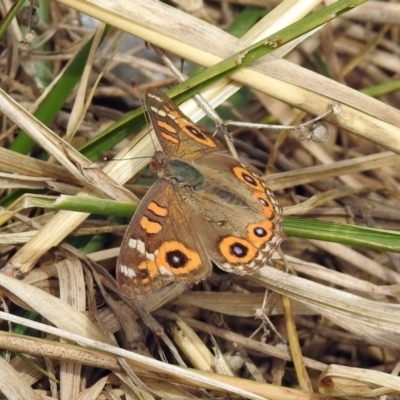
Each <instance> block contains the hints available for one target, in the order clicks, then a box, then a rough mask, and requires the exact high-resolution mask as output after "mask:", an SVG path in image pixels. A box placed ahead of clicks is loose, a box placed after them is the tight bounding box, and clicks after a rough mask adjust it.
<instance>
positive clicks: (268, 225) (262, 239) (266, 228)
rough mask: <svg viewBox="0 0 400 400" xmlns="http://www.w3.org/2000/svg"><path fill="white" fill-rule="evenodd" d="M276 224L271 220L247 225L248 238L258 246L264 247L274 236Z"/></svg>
mask: <svg viewBox="0 0 400 400" xmlns="http://www.w3.org/2000/svg"><path fill="white" fill-rule="evenodd" d="M273 228H274V225H273V223H272V222H271V221H268V220H266V221H262V222H257V223H255V224H250V225H248V226H247V238H248V239H249V240H250V241H251V243H253V244H254V245H255V246H256V247H257V248H260V247H264V245H265V243H266V242H268V241H270V240H271V238H272V236H273Z"/></svg>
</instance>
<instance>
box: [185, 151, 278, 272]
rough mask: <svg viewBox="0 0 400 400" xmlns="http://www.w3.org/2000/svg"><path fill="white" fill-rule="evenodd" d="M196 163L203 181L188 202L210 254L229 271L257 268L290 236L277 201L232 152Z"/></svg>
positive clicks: (202, 159) (205, 158) (204, 158)
mask: <svg viewBox="0 0 400 400" xmlns="http://www.w3.org/2000/svg"><path fill="white" fill-rule="evenodd" d="M195 166H196V168H198V170H199V171H200V172H201V173H202V174H203V176H204V181H203V184H202V186H201V187H199V188H197V190H196V195H194V196H191V197H190V198H189V201H188V204H189V205H190V209H191V210H193V211H194V212H195V215H194V218H195V219H196V228H197V232H198V234H199V236H200V237H201V239H202V242H203V246H204V248H205V249H206V250H207V253H208V255H209V257H210V258H211V259H212V260H213V261H214V262H215V263H216V264H217V265H218V266H219V267H220V268H221V269H223V270H225V271H228V272H234V273H236V274H238V275H244V274H251V273H253V272H255V271H256V270H257V269H259V268H261V267H262V266H264V265H265V264H266V262H267V261H268V260H269V259H270V258H271V257H272V254H273V252H274V251H275V250H277V249H278V247H279V245H280V243H281V242H282V241H283V240H284V238H285V234H284V233H283V230H282V225H281V224H282V219H283V214H282V209H281V208H280V206H279V204H278V202H277V200H276V199H275V197H274V195H273V194H272V192H271V191H270V190H269V189H268V187H267V186H266V185H265V184H264V183H263V182H262V180H261V179H260V178H259V177H258V176H257V175H256V174H255V173H254V172H252V171H251V170H250V169H249V168H248V167H246V166H245V165H243V164H242V163H240V162H239V161H238V160H236V159H234V158H232V157H230V156H227V155H221V154H210V155H206V156H204V157H203V158H201V159H199V160H196V162H195ZM213 171H214V173H213ZM215 171H218V173H215Z"/></svg>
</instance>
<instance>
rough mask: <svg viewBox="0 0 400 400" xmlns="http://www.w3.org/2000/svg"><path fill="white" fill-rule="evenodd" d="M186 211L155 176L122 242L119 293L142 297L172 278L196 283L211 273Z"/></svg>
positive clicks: (169, 187)
mask: <svg viewBox="0 0 400 400" xmlns="http://www.w3.org/2000/svg"><path fill="white" fill-rule="evenodd" d="M190 215H191V213H190V211H189V210H188V209H187V206H186V203H185V201H183V199H182V198H181V196H180V193H179V192H177V191H176V190H175V189H174V187H173V185H171V183H169V182H168V181H167V180H165V179H162V180H159V181H158V182H157V183H156V184H155V185H154V186H153V187H152V188H151V189H150V190H149V192H148V194H147V195H146V196H145V198H144V199H143V200H142V202H141V203H140V206H139V208H138V210H137V211H136V213H135V215H134V217H133V219H132V221H131V223H130V225H129V227H128V229H127V233H126V234H125V236H124V239H123V241H122V245H121V251H120V255H119V258H118V261H117V282H118V285H119V288H120V289H121V292H122V294H124V295H125V296H127V297H136V298H142V297H145V296H148V295H149V294H151V293H153V292H154V291H155V290H157V289H159V288H161V287H163V286H166V285H168V284H170V283H172V282H187V283H195V282H199V281H200V280H202V279H204V278H206V277H207V276H208V275H209V274H210V272H211V263H210V260H209V258H208V257H207V255H206V252H205V251H204V249H203V247H202V245H201V241H200V239H199V237H198V235H197V233H196V231H195V230H194V229H193V226H192V223H191V218H190ZM183 229H185V230H186V232H185V235H184V236H182V237H181V236H180V234H181V232H182V230H183Z"/></svg>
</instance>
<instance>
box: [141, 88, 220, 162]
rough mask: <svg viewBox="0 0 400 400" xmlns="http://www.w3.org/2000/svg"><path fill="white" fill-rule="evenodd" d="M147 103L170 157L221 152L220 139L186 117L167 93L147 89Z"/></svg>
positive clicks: (190, 157)
mask: <svg viewBox="0 0 400 400" xmlns="http://www.w3.org/2000/svg"><path fill="white" fill-rule="evenodd" d="M145 104H146V109H147V112H148V113H149V116H150V119H151V123H152V124H153V127H154V131H155V133H156V135H157V138H158V140H159V142H160V145H161V148H162V149H163V151H164V153H166V154H167V155H168V156H172V157H179V158H182V159H186V160H194V159H196V158H199V157H202V156H203V155H204V154H205V153H206V152H207V153H210V152H214V151H221V150H222V147H221V146H220V144H219V143H218V141H217V140H216V139H214V138H212V137H210V136H208V135H207V134H206V132H205V131H204V130H203V129H201V128H200V127H199V126H197V125H196V124H194V123H193V122H192V121H191V120H190V119H189V118H188V117H186V116H185V115H184V114H183V113H182V112H181V110H180V109H179V107H178V106H176V104H175V103H174V102H172V101H171V99H169V98H168V97H167V96H165V94H163V93H162V92H160V91H159V90H156V89H148V90H147V91H146V95H145Z"/></svg>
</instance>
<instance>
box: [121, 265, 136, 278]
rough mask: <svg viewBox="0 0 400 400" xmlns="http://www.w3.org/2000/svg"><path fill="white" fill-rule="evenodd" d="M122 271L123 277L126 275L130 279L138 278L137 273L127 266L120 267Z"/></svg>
mask: <svg viewBox="0 0 400 400" xmlns="http://www.w3.org/2000/svg"><path fill="white" fill-rule="evenodd" d="M120 271H121V274H122V275H125V276H126V277H128V278H136V274H135V271H134V270H133V269H132V268H129V267H127V266H126V265H120Z"/></svg>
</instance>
